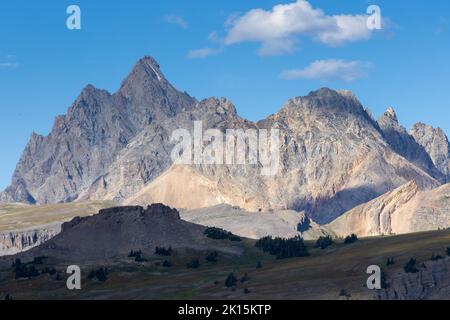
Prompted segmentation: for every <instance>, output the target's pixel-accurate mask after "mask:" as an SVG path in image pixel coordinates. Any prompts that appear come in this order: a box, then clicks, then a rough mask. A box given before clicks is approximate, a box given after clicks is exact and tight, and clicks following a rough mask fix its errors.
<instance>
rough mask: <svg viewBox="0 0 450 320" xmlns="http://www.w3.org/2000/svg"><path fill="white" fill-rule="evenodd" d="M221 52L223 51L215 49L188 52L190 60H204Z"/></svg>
mask: <svg viewBox="0 0 450 320" xmlns="http://www.w3.org/2000/svg"><path fill="white" fill-rule="evenodd" d="M220 52H221V49H214V48H200V49H195V50H190V51H189V52H188V55H187V56H188V58H189V59H202V58H206V57H209V56H213V55H217V54H219V53H220Z"/></svg>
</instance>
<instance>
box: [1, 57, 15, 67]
mask: <svg viewBox="0 0 450 320" xmlns="http://www.w3.org/2000/svg"><path fill="white" fill-rule="evenodd" d="M18 67H19V63H18V62H17V59H16V57H15V56H13V55H5V56H0V69H15V68H18Z"/></svg>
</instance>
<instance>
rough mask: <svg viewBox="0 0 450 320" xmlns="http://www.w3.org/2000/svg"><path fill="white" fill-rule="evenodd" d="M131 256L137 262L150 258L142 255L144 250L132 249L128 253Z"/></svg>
mask: <svg viewBox="0 0 450 320" xmlns="http://www.w3.org/2000/svg"><path fill="white" fill-rule="evenodd" d="M128 257H129V258H134V261H136V262H147V261H148V260H147V259H145V258H143V257H142V251H141V250H139V251H133V250H131V251H130V253H129V254H128Z"/></svg>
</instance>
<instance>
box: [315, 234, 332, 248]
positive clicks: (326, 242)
mask: <svg viewBox="0 0 450 320" xmlns="http://www.w3.org/2000/svg"><path fill="white" fill-rule="evenodd" d="M332 244H333V239H331V237H330V236H326V237H324V236H321V237H319V239H317V241H316V247H317V248H320V249H326V248H327V247H329V246H331V245H332Z"/></svg>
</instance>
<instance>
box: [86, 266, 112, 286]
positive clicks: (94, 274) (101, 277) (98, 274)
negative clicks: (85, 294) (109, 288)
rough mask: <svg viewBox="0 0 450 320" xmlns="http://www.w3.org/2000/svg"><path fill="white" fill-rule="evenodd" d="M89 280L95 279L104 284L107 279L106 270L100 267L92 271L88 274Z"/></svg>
mask: <svg viewBox="0 0 450 320" xmlns="http://www.w3.org/2000/svg"><path fill="white" fill-rule="evenodd" d="M88 278H89V279H91V280H92V279H97V280H98V281H100V282H105V281H106V280H107V279H108V269H107V268H104V267H101V268H99V269H96V270H92V271H91V272H89V276H88Z"/></svg>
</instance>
